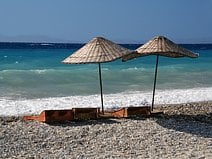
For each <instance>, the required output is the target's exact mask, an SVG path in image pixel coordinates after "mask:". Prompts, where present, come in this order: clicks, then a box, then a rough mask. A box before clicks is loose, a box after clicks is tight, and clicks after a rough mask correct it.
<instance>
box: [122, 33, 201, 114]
mask: <svg viewBox="0 0 212 159" xmlns="http://www.w3.org/2000/svg"><path fill="white" fill-rule="evenodd" d="M148 55H156V56H157V58H156V67H155V79H154V86H153V97H152V110H153V106H154V96H155V87H156V79H157V70H158V60H159V56H166V57H173V58H178V57H191V58H196V57H198V56H199V55H198V54H196V53H193V52H191V51H189V50H187V49H185V48H183V47H180V46H179V45H177V44H175V43H174V42H172V41H171V40H169V39H168V38H166V37H164V36H157V37H155V38H153V39H151V40H150V41H148V42H147V43H145V44H144V45H142V46H141V47H139V48H137V49H136V52H134V53H131V54H129V55H126V56H124V57H123V61H127V60H130V59H133V58H136V57H141V56H148Z"/></svg>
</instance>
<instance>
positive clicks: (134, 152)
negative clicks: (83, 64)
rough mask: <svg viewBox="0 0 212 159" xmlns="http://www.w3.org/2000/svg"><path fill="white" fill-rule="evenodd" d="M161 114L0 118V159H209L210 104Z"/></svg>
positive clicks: (180, 107) (175, 108)
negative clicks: (55, 119)
mask: <svg viewBox="0 0 212 159" xmlns="http://www.w3.org/2000/svg"><path fill="white" fill-rule="evenodd" d="M156 109H158V110H160V111H164V112H165V114H164V115H159V116H154V117H150V118H127V119H105V120H94V121H82V122H67V123H53V124H45V123H40V122H36V121H23V120H22V118H21V117H0V158H47V159H48V158H64V159H65V158H97V159H98V158H99V159H100V158H102V159H104V158H116V159H117V158H121V159H122V158H170V159H171V158H195V159H196V158H212V131H211V130H212V122H211V113H212V104H211V103H210V102H203V103H195V104H194V103H190V104H181V105H180V104H179V105H163V106H157V107H156Z"/></svg>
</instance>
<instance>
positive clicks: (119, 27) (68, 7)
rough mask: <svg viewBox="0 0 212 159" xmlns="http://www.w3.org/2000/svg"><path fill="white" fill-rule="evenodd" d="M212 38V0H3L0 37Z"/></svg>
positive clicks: (185, 40)
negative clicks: (161, 36)
mask: <svg viewBox="0 0 212 159" xmlns="http://www.w3.org/2000/svg"><path fill="white" fill-rule="evenodd" d="M156 35H165V36H167V37H168V38H170V39H172V40H173V41H175V42H178V43H204V42H207V43H208V42H210V43H212V0H0V41H32V42H38V41H40V42H44V41H46V42H87V41H89V40H90V39H91V38H93V37H95V36H104V37H106V38H108V39H110V40H113V41H115V42H118V43H143V42H146V40H149V39H150V38H152V37H154V36H156Z"/></svg>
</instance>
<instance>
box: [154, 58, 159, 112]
mask: <svg viewBox="0 0 212 159" xmlns="http://www.w3.org/2000/svg"><path fill="white" fill-rule="evenodd" d="M158 61H159V55H157V59H156V66H155V79H154V87H153V94H152V111H153V107H154V100H155V88H156V81H157V72H158Z"/></svg>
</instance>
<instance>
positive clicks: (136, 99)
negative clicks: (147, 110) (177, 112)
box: [0, 87, 212, 116]
mask: <svg viewBox="0 0 212 159" xmlns="http://www.w3.org/2000/svg"><path fill="white" fill-rule="evenodd" d="M151 99H152V92H122V93H117V94H108V95H104V106H105V108H106V109H111V108H114V107H126V106H141V105H150V104H151ZM199 101H212V87H209V88H193V89H175V90H165V91H162V90H157V91H156V95H155V104H180V103H187V102H199ZM74 107H100V96H99V95H89V96H70V97H53V98H43V99H19V100H14V99H6V98H1V99H0V109H1V111H0V116H12V115H15V116H18V115H26V114H27V115H29V114H39V113H40V112H41V111H43V110H46V109H71V108H74Z"/></svg>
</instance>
